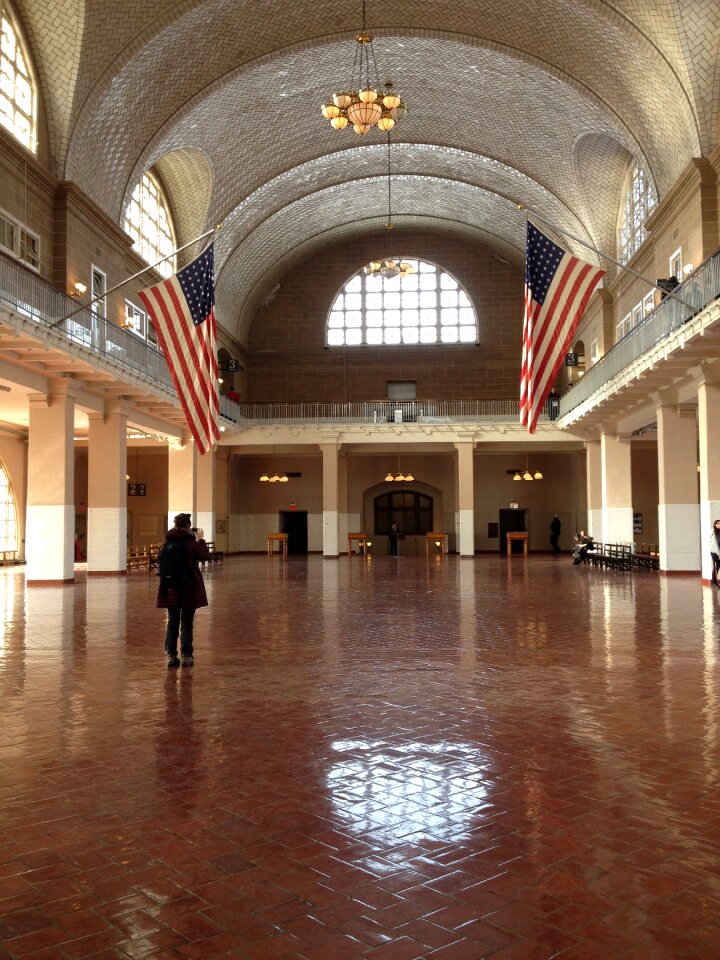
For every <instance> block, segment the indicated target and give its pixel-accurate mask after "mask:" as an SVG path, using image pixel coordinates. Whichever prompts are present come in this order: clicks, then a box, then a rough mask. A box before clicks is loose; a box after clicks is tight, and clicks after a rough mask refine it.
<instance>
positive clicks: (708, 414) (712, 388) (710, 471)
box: [698, 380, 720, 581]
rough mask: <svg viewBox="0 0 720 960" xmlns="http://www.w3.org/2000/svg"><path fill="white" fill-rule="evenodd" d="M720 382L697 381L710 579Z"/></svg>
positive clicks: (717, 511)
mask: <svg viewBox="0 0 720 960" xmlns="http://www.w3.org/2000/svg"><path fill="white" fill-rule="evenodd" d="M718 404H720V383H717V382H715V383H711V382H709V381H707V380H703V381H702V382H701V383H700V384H699V385H698V428H699V440H700V537H701V548H700V549H701V560H702V578H703V580H708V581H709V580H710V573H711V571H712V561H711V559H710V530H711V528H712V525H713V521H714V520H720V445H719V444H718V442H717V412H718V410H719V409H720V406H718Z"/></svg>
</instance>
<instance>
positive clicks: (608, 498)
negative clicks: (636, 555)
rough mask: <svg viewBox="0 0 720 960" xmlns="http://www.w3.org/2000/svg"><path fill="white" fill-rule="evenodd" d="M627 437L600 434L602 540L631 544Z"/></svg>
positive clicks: (631, 522) (630, 499)
mask: <svg viewBox="0 0 720 960" xmlns="http://www.w3.org/2000/svg"><path fill="white" fill-rule="evenodd" d="M630 454H631V447H630V438H629V437H625V436H620V435H618V434H613V433H603V434H602V436H601V437H600V455H601V461H602V470H601V476H602V506H603V517H602V539H603V543H632V541H633V509H632V469H631V456H630Z"/></svg>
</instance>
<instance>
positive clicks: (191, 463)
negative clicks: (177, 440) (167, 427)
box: [168, 440, 197, 529]
mask: <svg viewBox="0 0 720 960" xmlns="http://www.w3.org/2000/svg"><path fill="white" fill-rule="evenodd" d="M195 458H196V454H195V444H194V443H191V442H190V441H189V440H186V441H185V443H184V444H183V445H182V446H181V447H179V446H177V445H174V444H171V445H170V447H169V448H168V529H170V527H172V525H173V517H175V516H176V515H177V514H178V513H191V514H192V516H193V526H197V524H195V523H194V519H195V510H196V508H197V503H196V492H195Z"/></svg>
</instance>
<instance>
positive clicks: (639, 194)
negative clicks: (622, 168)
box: [618, 163, 657, 262]
mask: <svg viewBox="0 0 720 960" xmlns="http://www.w3.org/2000/svg"><path fill="white" fill-rule="evenodd" d="M656 206H657V194H656V193H655V187H654V186H653V185H652V183H651V182H650V178H649V177H648V176H647V174H646V173H645V171H644V170H641V169H640V167H639V166H638V165H637V163H633V165H632V167H631V168H630V169H629V170H628V174H627V177H626V178H625V185H624V188H623V203H622V207H621V209H620V221H619V225H618V253H619V256H620V259H621V260H622V261H624V262H627V261H628V260H629V259H630V258H631V257H632V256H633V254H634V253H635V252H636V251H637V250H639V249H640V246H641V245H642V243H643V241H644V240H645V236H646V233H645V221H646V220H647V218H648V217H649V216H650V214H651V213H652V211H653V210H654V209H655V207H656Z"/></svg>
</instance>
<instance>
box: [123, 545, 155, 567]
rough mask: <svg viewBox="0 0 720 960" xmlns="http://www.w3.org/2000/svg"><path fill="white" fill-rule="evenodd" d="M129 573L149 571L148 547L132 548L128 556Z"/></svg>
mask: <svg viewBox="0 0 720 960" xmlns="http://www.w3.org/2000/svg"><path fill="white" fill-rule="evenodd" d="M127 569H128V573H129V572H130V571H131V570H149V569H150V554H149V552H148V548H147V547H131V548H130V549H129V550H128V556H127Z"/></svg>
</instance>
